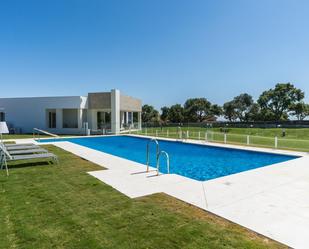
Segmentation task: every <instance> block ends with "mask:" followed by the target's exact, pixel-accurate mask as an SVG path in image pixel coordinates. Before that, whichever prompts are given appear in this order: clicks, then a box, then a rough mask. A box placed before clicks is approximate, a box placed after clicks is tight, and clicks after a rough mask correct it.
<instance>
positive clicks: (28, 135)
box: [3, 134, 48, 139]
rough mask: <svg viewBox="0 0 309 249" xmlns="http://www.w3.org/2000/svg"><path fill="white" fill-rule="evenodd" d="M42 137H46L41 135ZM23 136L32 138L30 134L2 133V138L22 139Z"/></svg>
mask: <svg viewBox="0 0 309 249" xmlns="http://www.w3.org/2000/svg"><path fill="white" fill-rule="evenodd" d="M42 137H48V136H45V135H42V136H41V138H42ZM23 138H33V135H32V134H3V139H23Z"/></svg>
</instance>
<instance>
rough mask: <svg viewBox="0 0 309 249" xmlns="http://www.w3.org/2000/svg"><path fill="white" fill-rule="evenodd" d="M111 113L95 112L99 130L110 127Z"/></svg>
mask: <svg viewBox="0 0 309 249" xmlns="http://www.w3.org/2000/svg"><path fill="white" fill-rule="evenodd" d="M110 122H111V113H110V112H97V127H98V129H99V130H101V129H104V128H105V129H106V128H109V127H110Z"/></svg>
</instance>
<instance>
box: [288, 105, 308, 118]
mask: <svg viewBox="0 0 309 249" xmlns="http://www.w3.org/2000/svg"><path fill="white" fill-rule="evenodd" d="M291 115H292V116H296V118H297V120H304V119H305V118H306V117H308V116H309V105H308V104H305V103H304V102H299V103H296V104H294V105H293V106H291Z"/></svg>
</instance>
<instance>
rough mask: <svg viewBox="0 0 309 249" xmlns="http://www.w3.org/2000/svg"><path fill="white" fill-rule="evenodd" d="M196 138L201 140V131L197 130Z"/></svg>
mask: <svg viewBox="0 0 309 249" xmlns="http://www.w3.org/2000/svg"><path fill="white" fill-rule="evenodd" d="M198 140H201V132H200V131H199V132H198Z"/></svg>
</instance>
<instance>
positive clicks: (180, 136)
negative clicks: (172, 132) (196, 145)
mask: <svg viewBox="0 0 309 249" xmlns="http://www.w3.org/2000/svg"><path fill="white" fill-rule="evenodd" d="M179 139H182V132H181V131H179Z"/></svg>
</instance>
